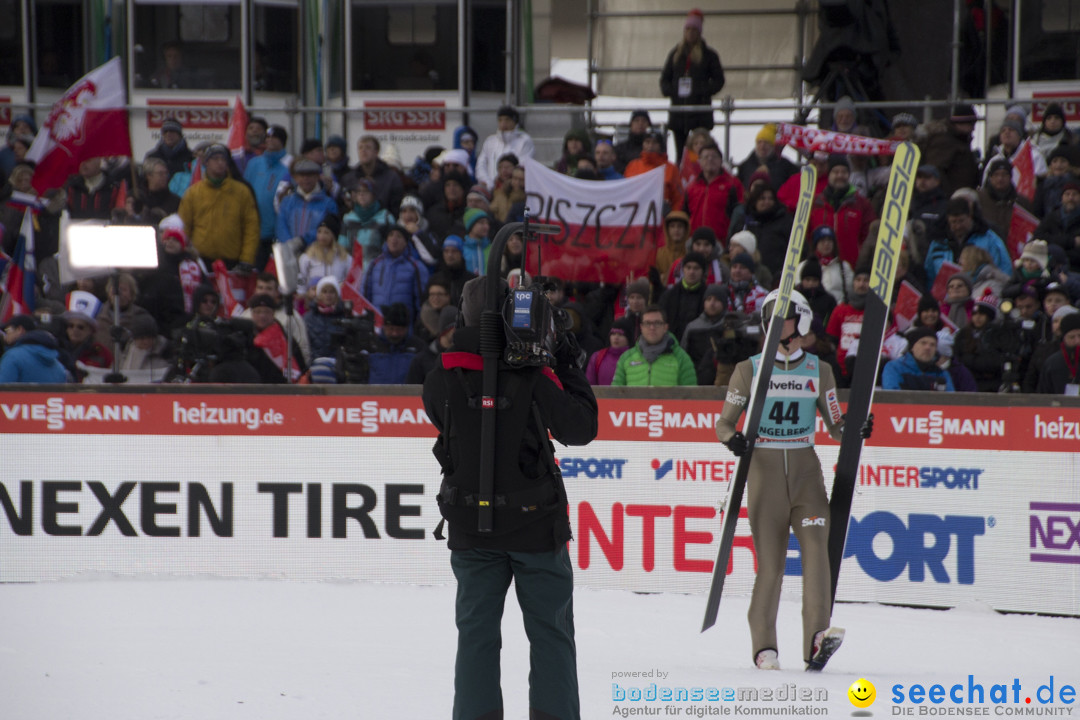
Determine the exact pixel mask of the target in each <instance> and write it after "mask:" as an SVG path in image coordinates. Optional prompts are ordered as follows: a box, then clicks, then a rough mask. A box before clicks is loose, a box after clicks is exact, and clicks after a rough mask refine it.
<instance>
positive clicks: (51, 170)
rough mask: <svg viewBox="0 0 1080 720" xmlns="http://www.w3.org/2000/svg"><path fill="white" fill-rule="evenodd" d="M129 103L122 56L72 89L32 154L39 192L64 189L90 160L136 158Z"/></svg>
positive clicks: (55, 108) (58, 104)
mask: <svg viewBox="0 0 1080 720" xmlns="http://www.w3.org/2000/svg"><path fill="white" fill-rule="evenodd" d="M126 104H127V99H126V98H125V95H124V76H123V74H122V71H121V68H120V58H118V57H115V58H113V59H112V60H110V61H109V62H107V63H105V64H104V65H102V66H101V67H99V68H96V69H94V70H91V71H90V72H89V73H87V74H86V75H84V76H83V77H82V78H81V79H80V80H79V81H78V82H76V83H75V84H74V85H72V86H71V87H70V88H68V91H67V92H65V93H64V96H63V97H62V98H60V99H59V100H58V101H56V103H55V104H54V105H53V107H52V110H51V111H50V112H49V118H48V119H47V120H46V121H45V126H44V127H43V128H42V129H41V132H39V133H38V134H37V137H35V138H34V144H33V145H31V146H30V149H29V150H28V151H27V153H26V157H27V159H28V160H33V161H34V162H35V163H37V170H35V172H34V180H33V184H34V189H35V190H37V191H38V193H43V192H45V191H46V190H48V189H50V188H57V187H61V186H62V185H63V184H64V182H65V181H67V179H68V176H70V175H74V174H75V173H76V172H78V170H79V163H81V162H82V161H84V160H89V159H90V158H95V157H105V156H109V155H124V156H127V157H131V134H130V133H129V132H128V114H127V110H125V109H124V106H125V105H126Z"/></svg>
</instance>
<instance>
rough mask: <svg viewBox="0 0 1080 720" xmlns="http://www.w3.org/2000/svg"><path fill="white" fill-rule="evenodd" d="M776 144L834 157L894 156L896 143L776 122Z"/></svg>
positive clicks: (895, 141)
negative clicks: (824, 153)
mask: <svg viewBox="0 0 1080 720" xmlns="http://www.w3.org/2000/svg"><path fill="white" fill-rule="evenodd" d="M776 145H777V146H778V147H779V146H783V145H790V146H791V147H793V148H795V149H796V150H805V151H806V152H818V151H820V152H827V153H829V154H835V155H894V154H895V153H896V148H897V147H898V146H899V145H900V141H899V140H879V139H877V138H869V137H863V136H862V135H852V134H850V133H842V132H836V131H835V130H819V129H817V128H812V127H804V126H802V125H795V124H792V123H776Z"/></svg>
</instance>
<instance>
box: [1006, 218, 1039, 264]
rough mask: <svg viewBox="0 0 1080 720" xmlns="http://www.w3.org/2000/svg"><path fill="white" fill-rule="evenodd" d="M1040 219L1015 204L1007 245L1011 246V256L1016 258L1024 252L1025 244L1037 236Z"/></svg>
mask: <svg viewBox="0 0 1080 720" xmlns="http://www.w3.org/2000/svg"><path fill="white" fill-rule="evenodd" d="M1038 226H1039V219H1038V218H1037V217H1035V216H1034V215H1032V214H1031V213H1029V212H1028V211H1027V210H1025V209H1024V208H1022V207H1020V206H1019V205H1016V204H1014V205H1013V213H1012V220H1010V221H1009V237H1008V239H1007V240H1006V241H1005V245H1006V246H1007V247H1008V248H1009V257H1011V258H1012V259H1013V260H1016V259H1017V258H1018V257H1020V255H1021V254H1023V252H1024V246H1025V245H1027V244H1028V242H1030V241H1031V239H1032V238H1033V237H1035V228H1037V227H1038Z"/></svg>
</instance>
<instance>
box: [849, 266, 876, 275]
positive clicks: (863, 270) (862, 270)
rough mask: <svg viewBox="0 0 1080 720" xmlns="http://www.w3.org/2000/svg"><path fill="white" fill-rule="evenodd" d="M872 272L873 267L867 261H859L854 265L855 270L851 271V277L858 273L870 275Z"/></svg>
mask: <svg viewBox="0 0 1080 720" xmlns="http://www.w3.org/2000/svg"><path fill="white" fill-rule="evenodd" d="M872 272H873V268H872V267H871V266H870V264H869V263H866V264H863V263H860V264H858V265H856V266H855V272H854V273H852V277H858V276H860V275H870V274H871V273H872Z"/></svg>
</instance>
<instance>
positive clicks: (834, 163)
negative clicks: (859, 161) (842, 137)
mask: <svg viewBox="0 0 1080 720" xmlns="http://www.w3.org/2000/svg"><path fill="white" fill-rule="evenodd" d="M841 165H843V166H844V167H846V168H847V169H848V170H851V162H850V161H849V160H848V158H847V155H837V154H835V153H834V154H832V155H830V156H829V172H832V169H833V168H834V167H840V166H841Z"/></svg>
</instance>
